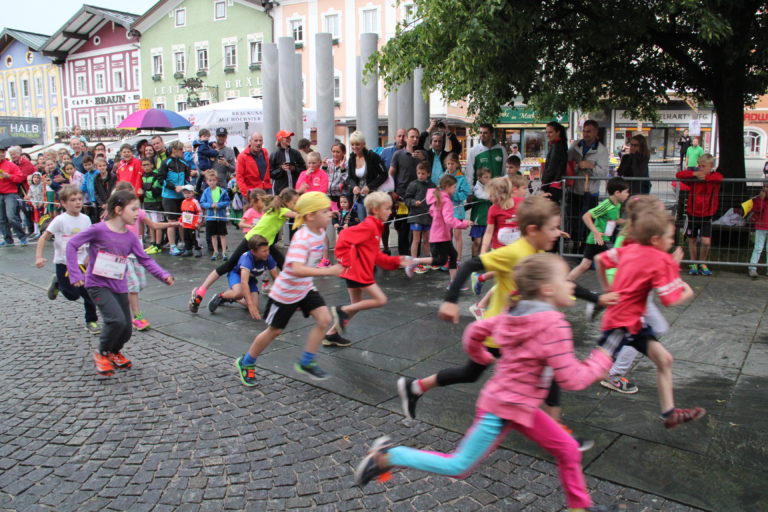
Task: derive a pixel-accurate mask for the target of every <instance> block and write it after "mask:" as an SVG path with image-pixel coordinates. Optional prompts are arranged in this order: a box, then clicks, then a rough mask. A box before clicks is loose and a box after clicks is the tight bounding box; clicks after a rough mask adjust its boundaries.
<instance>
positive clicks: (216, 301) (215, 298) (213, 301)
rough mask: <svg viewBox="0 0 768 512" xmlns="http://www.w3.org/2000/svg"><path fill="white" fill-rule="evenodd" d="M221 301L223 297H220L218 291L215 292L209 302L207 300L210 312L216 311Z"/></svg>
mask: <svg viewBox="0 0 768 512" xmlns="http://www.w3.org/2000/svg"><path fill="white" fill-rule="evenodd" d="M223 301H224V297H222V296H221V294H220V293H217V294H216V295H214V296H213V298H212V299H211V300H210V302H208V311H210V312H211V313H212V314H213V313H216V309H217V308H218V307H219V306H221V303H222V302H223Z"/></svg>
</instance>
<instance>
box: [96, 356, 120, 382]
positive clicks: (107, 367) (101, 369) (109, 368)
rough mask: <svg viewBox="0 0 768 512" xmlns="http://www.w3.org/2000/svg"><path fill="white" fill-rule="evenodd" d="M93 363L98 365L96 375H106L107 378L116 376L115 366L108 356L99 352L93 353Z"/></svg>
mask: <svg viewBox="0 0 768 512" xmlns="http://www.w3.org/2000/svg"><path fill="white" fill-rule="evenodd" d="M93 362H94V364H96V373H98V374H99V375H105V376H107V377H109V376H111V375H114V374H115V366H114V365H113V364H112V361H110V360H109V357H108V356H105V355H102V354H100V353H99V352H94V353H93Z"/></svg>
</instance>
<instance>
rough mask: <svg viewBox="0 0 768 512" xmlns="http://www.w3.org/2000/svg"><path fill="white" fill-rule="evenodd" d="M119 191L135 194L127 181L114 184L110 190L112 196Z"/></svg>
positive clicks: (134, 190)
mask: <svg viewBox="0 0 768 512" xmlns="http://www.w3.org/2000/svg"><path fill="white" fill-rule="evenodd" d="M120 191H127V192H131V193H132V194H135V193H136V189H135V188H134V187H133V185H131V183H130V182H128V181H118V182H117V183H115V188H114V189H112V193H113V194H114V193H115V192H120Z"/></svg>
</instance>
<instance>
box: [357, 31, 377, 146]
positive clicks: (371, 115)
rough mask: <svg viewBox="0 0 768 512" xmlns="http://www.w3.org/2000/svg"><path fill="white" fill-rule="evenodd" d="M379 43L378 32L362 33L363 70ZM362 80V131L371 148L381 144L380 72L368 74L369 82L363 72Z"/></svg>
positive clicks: (360, 76)
mask: <svg viewBox="0 0 768 512" xmlns="http://www.w3.org/2000/svg"><path fill="white" fill-rule="evenodd" d="M378 43H379V36H378V35H377V34H372V33H366V34H360V67H361V71H362V70H364V69H365V65H366V64H367V63H368V59H369V58H370V57H371V55H373V54H374V53H376V50H377V47H378ZM358 80H360V81H361V85H360V87H361V89H362V95H363V97H362V100H361V105H360V106H361V107H362V109H363V111H362V115H361V116H360V131H362V132H363V135H364V136H365V142H366V145H367V146H368V147H369V148H375V147H378V145H379V74H378V73H374V74H372V75H370V76H368V80H367V82H362V80H363V72H361V73H360V74H359V75H358Z"/></svg>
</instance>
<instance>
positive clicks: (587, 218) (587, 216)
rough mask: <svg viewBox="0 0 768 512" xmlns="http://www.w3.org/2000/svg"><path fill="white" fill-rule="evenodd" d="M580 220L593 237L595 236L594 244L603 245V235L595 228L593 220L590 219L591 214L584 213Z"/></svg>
mask: <svg viewBox="0 0 768 512" xmlns="http://www.w3.org/2000/svg"><path fill="white" fill-rule="evenodd" d="M581 220H583V221H584V224H586V226H587V228H588V229H589V230H590V231H591V232H592V234H593V235H595V243H596V244H597V245H603V244H604V243H605V242H603V234H602V233H601V232H600V231H599V230H598V229H597V227H596V226H595V223H594V220H593V219H592V214H591V213H589V212H587V213H585V214H584V215H582V216H581Z"/></svg>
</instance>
